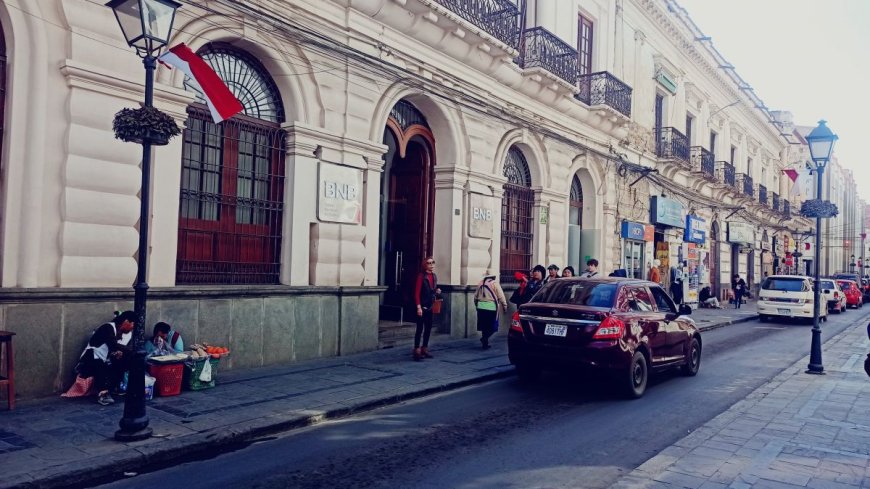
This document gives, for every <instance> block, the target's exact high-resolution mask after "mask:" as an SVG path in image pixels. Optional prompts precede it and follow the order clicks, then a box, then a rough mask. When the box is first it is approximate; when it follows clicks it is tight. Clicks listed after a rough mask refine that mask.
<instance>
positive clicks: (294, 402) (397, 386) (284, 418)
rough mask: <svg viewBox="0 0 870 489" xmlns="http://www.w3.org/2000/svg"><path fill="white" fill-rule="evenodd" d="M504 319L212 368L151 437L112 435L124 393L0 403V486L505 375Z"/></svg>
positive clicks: (151, 456) (73, 474) (749, 312)
mask: <svg viewBox="0 0 870 489" xmlns="http://www.w3.org/2000/svg"><path fill="white" fill-rule="evenodd" d="M754 310H755V308H754V307H752V306H750V307H749V308H748V309H740V310H739V311H738V310H735V309H721V310H710V309H703V310H698V311H695V313H693V316H692V317H693V318H694V319H695V320H696V322H697V323H698V325H699V326H700V327H701V328H702V329H712V328H717V327H720V326H722V325H725V324H732V323H734V322H742V321H748V320H751V319H754V318H755V317H756V314H755V312H754ZM505 338H506V335H505V334H504V328H503V329H502V333H500V334H499V335H498V336H496V337H495V338H494V339H495V340H496V341H494V342H493V348H492V349H491V350H487V351H482V350H480V343H479V342H478V340H477V339H476V338H472V339H463V340H449V339H443V338H439V337H437V336H436V337H435V338H434V339H433V342H432V354H433V355H434V356H435V358H434V359H431V360H425V361H423V362H414V361H411V358H410V346H408V347H404V346H400V347H397V348H394V349H386V350H378V351H373V352H368V353H361V354H357V355H352V356H347V357H336V358H327V359H319V360H312V361H306V362H300V363H296V364H293V365H288V366H279V367H266V368H258V369H252V370H234V371H228V372H220V370H218V377H217V378H218V386H217V387H216V388H214V389H209V390H203V391H195V392H183V393H182V395H180V396H175V397H163V398H160V397H158V398H155V399H154V400H153V401H149V402H148V415H149V417H150V418H151V427H152V428H153V429H154V436H153V437H152V438H150V439H148V440H144V441H141V442H134V443H118V442H116V441H114V440H113V439H112V435H113V434H114V432H115V430H116V429H117V426H118V420H119V419H120V418H121V414H122V412H123V402H122V400H119V402H118V403H116V404H115V405H113V406H108V407H102V406H99V405H97V404H96V403H95V402H94V399H92V398H89V399H61V398H52V399H45V400H41V401H35V402H30V403H19V405H18V407H17V409H16V410H15V411H12V412H5V411H3V412H0V487H4V488H5V487H16V486H22V487H56V486H61V485H69V484H74V483H77V482H82V481H88V480H94V479H98V478H101V477H105V476H107V475H110V474H118V473H120V472H122V471H133V472H136V471H138V470H141V467H143V466H144V465H145V464H152V463H161V462H169V461H172V460H173V459H178V457H179V456H180V455H184V456H190V455H192V454H195V453H196V452H201V451H205V450H214V449H215V448H216V447H219V446H221V445H228V444H235V443H243V442H245V441H248V440H251V439H252V438H255V437H257V436H262V435H263V434H266V433H274V432H278V431H283V430H288V429H292V428H298V427H302V426H307V425H310V424H314V423H317V422H320V421H323V420H325V419H329V418H335V417H340V416H345V415H348V414H351V413H354V412H358V411H361V410H365V409H371V408H373V407H377V406H382V405H388V404H393V403H397V402H400V401H403V400H407V399H413V398H416V397H421V396H425V395H429V394H433V393H437V392H441V391H446V390H450V389H456V388H459V387H462V386H466V385H471V384H475V383H479V382H484V381H487V380H491V379H496V378H500V377H507V376H510V375H513V373H514V370H513V367H511V365H510V363H509V362H508V359H507V342H506V341H505Z"/></svg>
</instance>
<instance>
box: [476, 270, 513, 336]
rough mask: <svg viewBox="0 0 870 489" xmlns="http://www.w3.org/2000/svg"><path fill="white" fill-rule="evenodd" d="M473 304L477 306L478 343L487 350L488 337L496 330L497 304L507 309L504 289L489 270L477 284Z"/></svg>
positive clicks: (504, 309) (503, 309)
mask: <svg viewBox="0 0 870 489" xmlns="http://www.w3.org/2000/svg"><path fill="white" fill-rule="evenodd" d="M474 305H475V307H476V308H477V330H478V331H480V344H481V347H482V348H483V349H484V350H488V349H489V337H490V336H492V335H493V334H495V332H496V331H498V313H499V306H501V310H502V311H506V310H507V301H506V300H505V298H504V291H502V290H501V286H499V285H498V282H496V281H495V275H490V274H489V270H487V271H486V273H485V274H484V277H483V280H481V281H480V283H478V284H477V292H476V293H475V294H474Z"/></svg>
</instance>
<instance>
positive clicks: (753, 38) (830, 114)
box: [677, 0, 870, 201]
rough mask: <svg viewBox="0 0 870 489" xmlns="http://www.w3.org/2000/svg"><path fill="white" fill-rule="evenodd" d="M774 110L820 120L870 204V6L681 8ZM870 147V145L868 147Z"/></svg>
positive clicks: (765, 0) (750, 2)
mask: <svg viewBox="0 0 870 489" xmlns="http://www.w3.org/2000/svg"><path fill="white" fill-rule="evenodd" d="M677 2H678V3H679V4H680V5H681V6H683V7H684V8H685V9H686V10H687V11H688V12H689V15H690V16H691V17H692V20H694V22H695V24H697V25H698V27H699V28H700V29H701V31H703V32H704V35H706V36H710V37H712V38H713V45H714V46H715V47H716V49H717V50H719V52H720V53H722V55H723V56H725V59H727V60H728V61H729V62H730V63H731V64H732V65H734V67H735V68H736V70H737V73H738V74H739V75H740V76H741V77H742V78H743V79H744V80H746V81H747V82H748V83H749V84H750V85H751V86H752V88H753V89H754V90H755V93H756V94H758V96H759V97H761V100H762V101H764V104H765V105H767V107H768V108H770V109H771V110H788V111H790V112H792V114H794V122H795V124H797V125H802V126H813V127H814V126H816V125H817V123H818V121H819V119H825V120H826V121H828V127H830V128H831V130H833V131H834V133H836V134H837V135H838V136H839V137H840V139H839V140H838V141H837V145H836V146H835V148H834V152H835V153H836V155H837V157H838V158H839V161H840V164H842V165H843V166H845V167H846V168H849V169H851V170H852V171H853V172H854V174H855V181H856V183H857V185H858V193H859V194H860V195H861V197H862V198H864V199H865V200H868V201H870V161H868V159H870V153H868V152H867V151H863V150H862V149H861V148H862V147H863V146H862V143H863V142H867V143H870V134H868V133H867V132H865V131H868V130H870V123H868V116H870V0H727V1H726V0H677ZM868 147H870V144H868Z"/></svg>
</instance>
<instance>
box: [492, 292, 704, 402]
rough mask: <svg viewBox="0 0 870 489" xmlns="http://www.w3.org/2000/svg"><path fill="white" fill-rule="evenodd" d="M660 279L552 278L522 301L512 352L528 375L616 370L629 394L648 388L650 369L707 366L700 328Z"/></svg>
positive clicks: (692, 369) (614, 373)
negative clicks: (702, 356)
mask: <svg viewBox="0 0 870 489" xmlns="http://www.w3.org/2000/svg"><path fill="white" fill-rule="evenodd" d="M691 312H692V309H691V307H689V306H687V305H683V306H680V307H679V308H678V307H677V305H676V304H674V301H673V300H671V298H670V296H668V294H667V293H665V291H664V289H662V287H661V286H660V285H659V284H656V283H654V282H647V281H644V280H636V279H626V278H615V277H601V278H593V279H588V278H565V279H559V280H555V281H552V282H550V283H548V284H547V285H546V286H544V287H543V288H542V289H541V290H540V291H538V293H537V294H535V296H534V297H533V298H532V300H531V302H529V303H527V304H523V305H522V306H520V308H519V310H518V311H517V312H516V313H515V314H514V316H513V321H512V322H511V327H510V330H509V333H508V356H509V358H510V361H511V363H512V364H513V365H514V366H515V367H516V369H517V373H518V374H519V375H520V377H521V378H524V379H534V378H536V377H537V376H538V375H539V374H540V372H541V370H544V369H547V370H549V369H563V368H578V367H579V368H581V369H593V370H603V371H607V372H609V373H611V374H612V376H613V379H614V380H615V381H616V382H617V383H618V386H619V387H620V388H621V389H622V390H623V391H624V392H625V393H626V394H627V396H628V397H631V398H637V397H640V396H642V395H643V393H644V391H645V390H646V386H647V379H648V378H649V374H650V372H651V371H660V370H664V369H668V368H674V367H677V368H680V369H681V370H682V371H683V373H684V374H685V375H689V376H693V375H695V374H697V373H698V369H699V368H700V366H701V333H700V331H699V330H698V327H697V326H696V325H695V322H694V321H693V320H692V319H691V318H690V317H688V315H689V314H691Z"/></svg>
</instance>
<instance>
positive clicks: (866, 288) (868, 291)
mask: <svg viewBox="0 0 870 489" xmlns="http://www.w3.org/2000/svg"><path fill="white" fill-rule="evenodd" d="M834 279H836V280H852V281H853V282H855V283H856V284H858V287H859V288H860V289H861V295H863V296H864V302H867V301H870V280H865V279H862V278H861V276H860V275H859V274H857V273H853V272H839V273H835V274H834Z"/></svg>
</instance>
